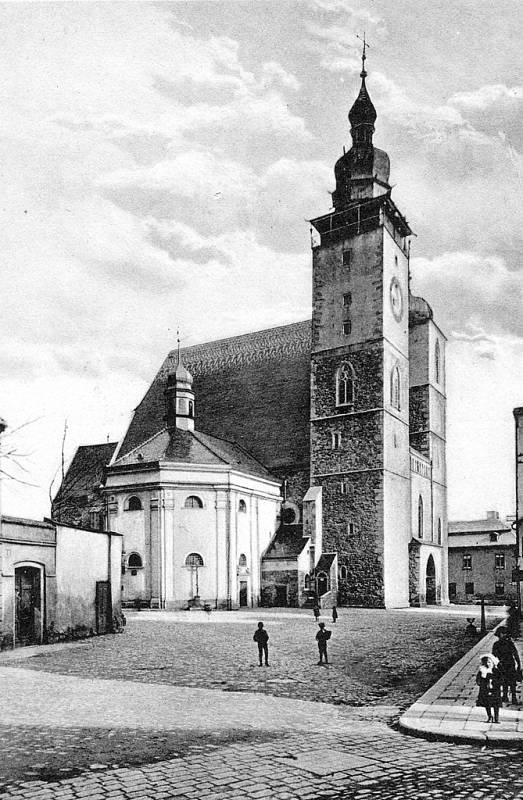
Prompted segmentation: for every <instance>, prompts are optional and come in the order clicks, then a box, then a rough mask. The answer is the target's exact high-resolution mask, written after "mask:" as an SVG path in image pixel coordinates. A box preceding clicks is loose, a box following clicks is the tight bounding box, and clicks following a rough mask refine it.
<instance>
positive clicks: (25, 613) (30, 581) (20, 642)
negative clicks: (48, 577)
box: [15, 566, 43, 647]
mask: <svg viewBox="0 0 523 800" xmlns="http://www.w3.org/2000/svg"><path fill="white" fill-rule="evenodd" d="M42 583H43V582H42V570H41V568H40V567H30V566H23V567H22V566H20V567H16V568H15V598H16V619H15V645H16V646H17V647H25V646H27V645H31V644H39V643H40V642H41V641H42Z"/></svg>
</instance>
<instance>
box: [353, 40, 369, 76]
mask: <svg viewBox="0 0 523 800" xmlns="http://www.w3.org/2000/svg"><path fill="white" fill-rule="evenodd" d="M356 37H357V38H358V39H359V40H360V42H363V51H362V53H361V73H360V74H361V77H362V78H364V77H365V76H366V75H367V73H366V71H365V59H366V58H367V47H370V44H369V43H368V41H367V39H366V38H365V31H363V37H361V36H360V35H359V34H358V33H357V34H356Z"/></svg>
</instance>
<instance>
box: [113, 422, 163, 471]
mask: <svg viewBox="0 0 523 800" xmlns="http://www.w3.org/2000/svg"><path fill="white" fill-rule="evenodd" d="M166 430H167V428H161V429H160V430H159V431H156V433H153V435H152V436H149V438H148V439H144V440H143V442H140V444H137V445H136V447H133V449H132V450H128V451H127V453H125V455H123V456H119V458H117V459H116V460H115V461H113V463H112V464H111V466H113V465H114V464H118V462H119V461H121V460H122V459H123V458H127V456H130V455H131V454H132V453H135V452H136V450H139V449H140V448H141V447H143V446H144V445H146V444H149V442H152V440H153V439H156V437H157V436H159V435H160V434H161V433H164V432H165V431H166Z"/></svg>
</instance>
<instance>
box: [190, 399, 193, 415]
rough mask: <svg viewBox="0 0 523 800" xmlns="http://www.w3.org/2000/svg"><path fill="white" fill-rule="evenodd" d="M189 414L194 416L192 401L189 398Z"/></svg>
mask: <svg viewBox="0 0 523 800" xmlns="http://www.w3.org/2000/svg"><path fill="white" fill-rule="evenodd" d="M189 416H190V417H194V403H193V401H192V400H189Z"/></svg>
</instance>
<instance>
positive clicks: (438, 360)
mask: <svg viewBox="0 0 523 800" xmlns="http://www.w3.org/2000/svg"><path fill="white" fill-rule="evenodd" d="M434 371H435V373H436V383H439V382H440V380H441V350H440V346H439V339H436V344H435V346H434Z"/></svg>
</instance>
